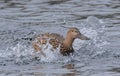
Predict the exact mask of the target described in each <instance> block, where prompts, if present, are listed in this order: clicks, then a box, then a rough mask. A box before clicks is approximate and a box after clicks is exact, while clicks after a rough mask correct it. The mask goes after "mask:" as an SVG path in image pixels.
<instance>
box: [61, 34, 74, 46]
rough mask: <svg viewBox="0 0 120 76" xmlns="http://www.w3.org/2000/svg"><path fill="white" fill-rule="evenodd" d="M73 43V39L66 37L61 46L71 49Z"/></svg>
mask: <svg viewBox="0 0 120 76" xmlns="http://www.w3.org/2000/svg"><path fill="white" fill-rule="evenodd" d="M73 41H74V38H72V37H71V36H68V35H67V36H66V38H65V40H64V41H63V45H64V46H66V47H72V43H73Z"/></svg>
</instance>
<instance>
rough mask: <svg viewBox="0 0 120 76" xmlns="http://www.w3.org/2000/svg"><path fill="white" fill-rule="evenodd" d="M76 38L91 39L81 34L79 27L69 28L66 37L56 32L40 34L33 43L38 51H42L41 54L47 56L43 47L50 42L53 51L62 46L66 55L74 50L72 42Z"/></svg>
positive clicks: (62, 50) (61, 50)
mask: <svg viewBox="0 0 120 76" xmlns="http://www.w3.org/2000/svg"><path fill="white" fill-rule="evenodd" d="M76 38H79V39H82V40H89V38H88V37H86V36H84V35H83V34H81V33H80V31H79V30H78V29H77V28H69V30H68V32H67V35H66V38H64V37H63V36H61V35H59V34H56V33H51V34H50V33H45V34H40V35H38V36H37V37H36V38H35V39H34V41H33V42H32V45H33V47H34V49H35V50H36V51H40V52H41V54H42V55H44V56H45V54H44V53H43V50H42V47H43V45H46V44H47V43H49V44H50V45H52V47H51V51H53V50H54V49H57V48H60V53H61V54H62V55H64V56H66V55H69V54H70V53H73V52H74V49H73V47H72V43H73V41H74V40H75V39H76ZM46 48H47V47H46Z"/></svg>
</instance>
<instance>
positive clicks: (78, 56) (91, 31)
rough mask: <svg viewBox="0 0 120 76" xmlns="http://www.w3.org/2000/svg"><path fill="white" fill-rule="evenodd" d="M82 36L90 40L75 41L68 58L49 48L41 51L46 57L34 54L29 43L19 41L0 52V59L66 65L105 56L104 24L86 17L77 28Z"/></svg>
mask: <svg viewBox="0 0 120 76" xmlns="http://www.w3.org/2000/svg"><path fill="white" fill-rule="evenodd" d="M78 28H79V29H80V30H81V32H82V33H83V34H85V35H86V36H88V37H89V38H90V39H91V40H89V41H83V40H78V39H76V40H75V42H74V43H73V47H74V49H75V53H74V54H73V55H70V56H66V57H65V56H62V55H61V54H60V53H59V49H57V50H54V51H51V50H50V48H51V46H50V45H49V47H48V48H47V49H43V52H44V53H45V54H46V57H44V56H42V55H40V53H39V52H35V51H34V49H33V48H32V46H31V42H27V41H26V42H25V41H20V42H19V43H18V44H17V45H15V46H11V47H10V46H9V47H8V48H7V49H6V50H1V51H0V57H1V58H6V59H7V60H9V59H10V60H13V61H14V62H15V63H17V64H21V63H22V64H23V63H25V64H26V63H31V62H32V61H37V62H55V63H61V62H62V63H67V62H71V61H87V60H88V59H90V58H95V57H96V56H98V55H103V54H105V52H106V50H104V47H103V46H104V45H107V44H108V42H107V41H106V38H105V35H104V32H105V31H104V22H101V20H99V19H98V18H96V17H88V18H87V20H86V21H85V22H84V23H83V24H82V27H80V26H79V27H78Z"/></svg>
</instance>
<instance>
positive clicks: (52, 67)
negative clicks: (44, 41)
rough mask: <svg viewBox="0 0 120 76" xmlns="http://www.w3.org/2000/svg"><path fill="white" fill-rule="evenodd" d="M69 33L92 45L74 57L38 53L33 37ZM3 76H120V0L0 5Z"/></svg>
mask: <svg viewBox="0 0 120 76" xmlns="http://www.w3.org/2000/svg"><path fill="white" fill-rule="evenodd" d="M68 27H77V28H78V29H79V30H80V31H81V32H82V33H83V34H85V35H86V36H88V37H90V39H91V40H89V41H82V40H78V39H76V40H75V42H74V43H73V47H74V49H75V53H74V54H73V55H71V56H62V55H58V54H57V53H56V52H54V53H53V52H46V54H47V57H41V56H40V55H39V54H37V53H35V52H34V49H33V48H32V45H31V39H33V38H34V36H35V35H37V34H40V33H44V32H55V33H59V34H61V35H63V36H65V34H66V31H67V30H68ZM46 51H47V50H46ZM48 51H50V50H48ZM56 51H58V50H56ZM36 57H37V58H36ZM0 76H120V0H0Z"/></svg>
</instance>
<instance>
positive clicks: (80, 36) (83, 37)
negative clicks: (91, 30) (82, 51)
mask: <svg viewBox="0 0 120 76" xmlns="http://www.w3.org/2000/svg"><path fill="white" fill-rule="evenodd" d="M78 38H79V39H81V40H90V38H88V37H86V36H84V35H79V36H78Z"/></svg>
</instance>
